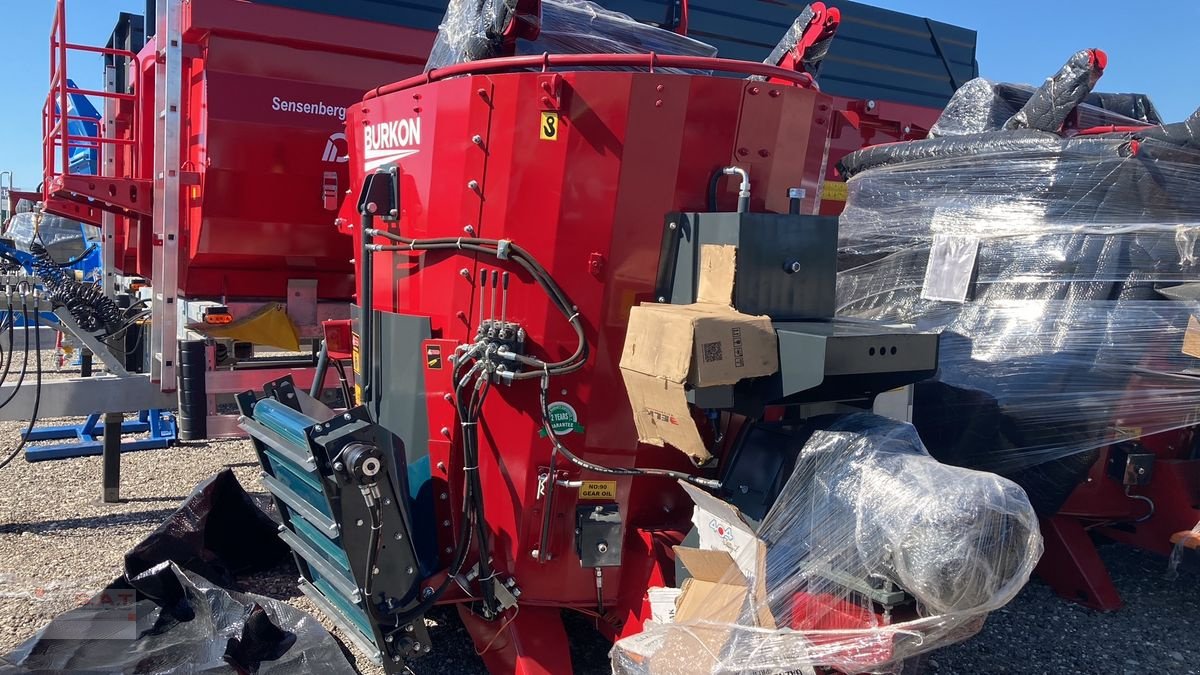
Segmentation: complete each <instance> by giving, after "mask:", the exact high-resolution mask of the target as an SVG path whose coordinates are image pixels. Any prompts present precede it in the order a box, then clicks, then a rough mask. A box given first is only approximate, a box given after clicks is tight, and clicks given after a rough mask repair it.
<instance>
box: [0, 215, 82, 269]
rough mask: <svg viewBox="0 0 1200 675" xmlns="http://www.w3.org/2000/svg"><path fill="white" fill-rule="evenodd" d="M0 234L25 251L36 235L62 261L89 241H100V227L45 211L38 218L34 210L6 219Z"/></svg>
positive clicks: (80, 251) (80, 249)
mask: <svg viewBox="0 0 1200 675" xmlns="http://www.w3.org/2000/svg"><path fill="white" fill-rule="evenodd" d="M4 236H5V237H7V238H9V239H12V241H13V243H14V244H15V245H16V247H17V248H18V249H20V250H22V251H25V252H26V253H28V252H29V245H30V244H31V243H33V240H34V238H35V237H36V238H38V239H39V240H40V241H41V242H42V245H44V246H45V247H46V250H48V251H50V255H51V256H53V257H54V259H55V260H58V261H60V262H62V261H66V260H68V259H71V258H75V257H77V256H80V255H82V254H83V253H84V252H85V251H87V250H88V247H89V246H91V244H92V242H98V241H100V229H99V228H97V227H92V226H91V225H84V224H83V223H80V222H79V221H77V220H70V219H67V218H63V217H61V216H53V215H50V214H48V213H47V214H42V216H41V219H40V222H39V219H38V215H37V214H36V213H33V212H29V211H26V212H23V213H17V214H15V215H14V216H13V217H12V218H10V219H9V223H8V229H6V230H5V231H4Z"/></svg>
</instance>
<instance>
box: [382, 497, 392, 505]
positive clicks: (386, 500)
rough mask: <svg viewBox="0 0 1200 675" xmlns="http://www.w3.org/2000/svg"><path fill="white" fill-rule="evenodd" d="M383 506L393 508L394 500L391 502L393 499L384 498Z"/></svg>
mask: <svg viewBox="0 0 1200 675" xmlns="http://www.w3.org/2000/svg"><path fill="white" fill-rule="evenodd" d="M383 505H384V506H391V505H392V500H391V498H390V497H384V498H383Z"/></svg>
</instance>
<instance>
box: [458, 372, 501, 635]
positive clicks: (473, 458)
mask: <svg viewBox="0 0 1200 675" xmlns="http://www.w3.org/2000/svg"><path fill="white" fill-rule="evenodd" d="M477 382H478V384H477V385H476V387H475V392H474V393H473V394H472V395H471V403H470V410H469V415H470V417H469V422H467V421H464V424H463V431H464V432H468V431H469V432H470V459H469V460H468V461H470V462H471V465H470V467H467V466H464V467H463V472H464V474H466V476H467V477H468V478H469V479H470V481H471V499H472V502H473V504H472V508H473V509H474V510H475V516H476V526H475V529H476V535H477V537H478V540H479V589H480V591H481V592H482V595H483V606H484V607H485V608H486V610H487V611H488V612H491V611H492V609H493V607H494V606H495V600H496V593H495V589H494V587H493V586H492V580H493V578H494V577H495V573H494V572H493V571H492V562H491V560H490V558H489V555H490V554H491V545H490V543H489V541H488V531H487V528H488V525H487V518H486V517H485V515H486V514H485V511H484V502H483V482H482V480H481V479H480V477H479V424H480V420H481V415H480V412H481V410H482V408H483V401H484V399H485V398H487V394H488V392H489V391H490V390H491V382H490V378H489V376H488V374H487V373H481V374H480V375H479V376H478V379H477ZM476 395H478V399H477V400H476Z"/></svg>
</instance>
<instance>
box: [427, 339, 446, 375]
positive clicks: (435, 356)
mask: <svg viewBox="0 0 1200 675" xmlns="http://www.w3.org/2000/svg"><path fill="white" fill-rule="evenodd" d="M425 366H426V367H427V368H429V369H430V370H441V369H442V346H441V345H429V346H428V347H426V348H425Z"/></svg>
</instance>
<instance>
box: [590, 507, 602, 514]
mask: <svg viewBox="0 0 1200 675" xmlns="http://www.w3.org/2000/svg"><path fill="white" fill-rule="evenodd" d="M592 510H593V511H595V512H596V513H604V507H603V506H597V507H595V508H593V509H592Z"/></svg>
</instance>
